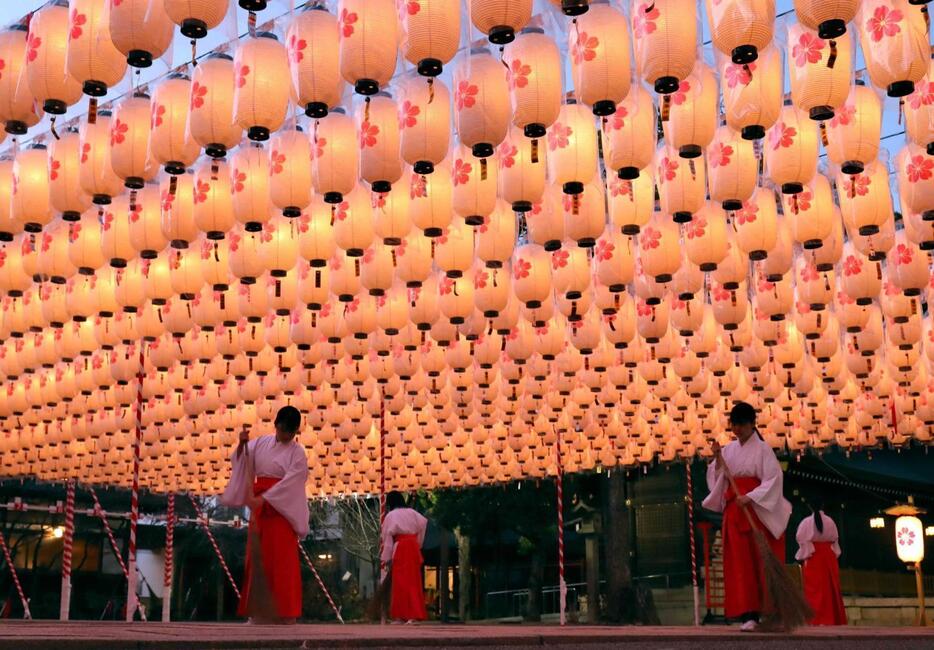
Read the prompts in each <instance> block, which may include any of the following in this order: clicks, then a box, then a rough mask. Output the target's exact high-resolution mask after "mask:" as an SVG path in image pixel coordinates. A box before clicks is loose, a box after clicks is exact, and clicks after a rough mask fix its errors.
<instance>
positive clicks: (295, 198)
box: [269, 118, 353, 219]
mask: <svg viewBox="0 0 934 650" xmlns="http://www.w3.org/2000/svg"><path fill="white" fill-rule="evenodd" d="M347 121H348V122H350V119H349V118H348V120H347ZM350 150H351V151H353V147H352V146H351V147H350ZM311 181H312V165H311V146H310V144H309V142H308V138H307V137H306V136H305V134H304V133H302V131H301V130H300V129H290V130H283V131H280V132H279V133H276V134H275V135H274V136H273V137H272V140H271V141H270V144H269V197H270V199H271V200H272V203H273V205H275V206H276V207H277V208H279V209H281V210H282V215H283V216H285V217H289V218H292V219H294V218H296V217H299V216H301V214H302V210H303V209H305V208H307V207H308V205H309V204H310V203H311V185H312V183H311Z"/></svg>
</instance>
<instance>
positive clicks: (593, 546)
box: [584, 534, 600, 623]
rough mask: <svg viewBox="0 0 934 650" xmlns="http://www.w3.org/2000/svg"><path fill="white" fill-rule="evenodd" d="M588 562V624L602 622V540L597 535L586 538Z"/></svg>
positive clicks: (585, 546) (585, 549)
mask: <svg viewBox="0 0 934 650" xmlns="http://www.w3.org/2000/svg"><path fill="white" fill-rule="evenodd" d="M584 555H585V559H586V561H587V622H588V623H596V622H598V621H599V620H600V538H599V537H597V535H595V534H591V535H587V536H586V537H585V538H584Z"/></svg>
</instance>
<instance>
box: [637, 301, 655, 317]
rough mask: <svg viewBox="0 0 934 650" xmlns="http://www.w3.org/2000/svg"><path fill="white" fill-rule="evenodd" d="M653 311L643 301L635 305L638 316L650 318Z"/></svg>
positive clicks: (650, 306)
mask: <svg viewBox="0 0 934 650" xmlns="http://www.w3.org/2000/svg"><path fill="white" fill-rule="evenodd" d="M653 311H654V310H653V309H652V305H650V304H648V303H647V302H646V301H644V300H640V301H639V302H638V304H637V305H636V314H637V315H638V316H651V315H652V312H653Z"/></svg>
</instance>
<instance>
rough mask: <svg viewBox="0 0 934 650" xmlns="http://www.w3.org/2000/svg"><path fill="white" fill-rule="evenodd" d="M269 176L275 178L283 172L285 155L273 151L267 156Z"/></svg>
mask: <svg viewBox="0 0 934 650" xmlns="http://www.w3.org/2000/svg"><path fill="white" fill-rule="evenodd" d="M269 163H270V164H269V175H270V176H275V175H276V174H281V173H282V172H283V171H284V170H285V154H284V153H281V152H280V151H278V150H277V149H273V150H272V152H271V153H270V154H269Z"/></svg>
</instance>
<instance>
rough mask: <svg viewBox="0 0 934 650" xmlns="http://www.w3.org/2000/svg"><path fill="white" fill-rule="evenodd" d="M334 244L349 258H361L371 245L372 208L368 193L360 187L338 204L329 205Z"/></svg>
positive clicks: (372, 236)
mask: <svg viewBox="0 0 934 650" xmlns="http://www.w3.org/2000/svg"><path fill="white" fill-rule="evenodd" d="M330 208H331V217H332V221H333V224H334V243H335V244H337V247H338V248H340V249H342V250H344V251H346V253H347V256H348V257H350V258H354V257H362V256H363V254H364V252H365V251H366V249H367V248H369V247H370V245H371V244H372V243H373V238H374V233H373V207H372V205H371V203H370V193H369V192H368V191H367V190H366V189H365V188H364V187H363V186H361V185H358V186H357V187H356V188H355V189H354V190H353V191H352V192H350V193H349V194H347V196H345V197H344V200H343V201H342V202H341V203H338V204H331V205H330Z"/></svg>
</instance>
